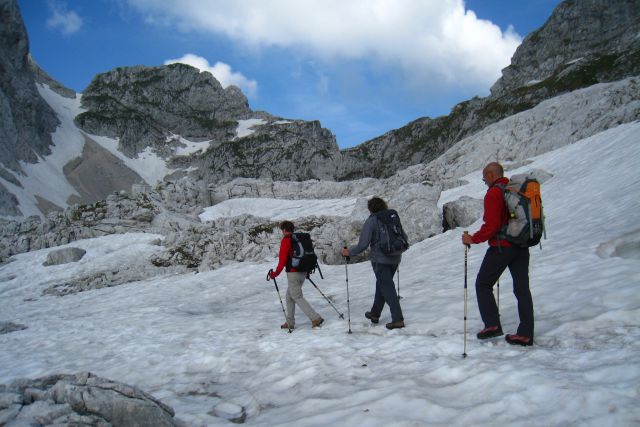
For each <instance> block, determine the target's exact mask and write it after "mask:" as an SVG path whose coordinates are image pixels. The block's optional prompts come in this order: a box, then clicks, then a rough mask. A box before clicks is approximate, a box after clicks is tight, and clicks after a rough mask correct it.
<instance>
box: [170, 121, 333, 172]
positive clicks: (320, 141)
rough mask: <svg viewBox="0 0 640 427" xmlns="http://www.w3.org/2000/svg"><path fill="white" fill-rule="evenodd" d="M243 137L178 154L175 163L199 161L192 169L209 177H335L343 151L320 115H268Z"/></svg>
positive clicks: (182, 164)
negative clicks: (287, 117)
mask: <svg viewBox="0 0 640 427" xmlns="http://www.w3.org/2000/svg"><path fill="white" fill-rule="evenodd" d="M265 122H266V123H265V124H262V125H257V126H255V127H254V128H253V130H254V132H253V133H252V134H250V135H248V136H245V137H242V138H235V139H232V140H230V141H223V142H217V143H213V144H212V145H211V147H210V148H209V150H207V151H206V152H205V153H204V154H201V155H197V156H193V157H187V158H179V159H176V160H175V161H174V162H172V163H171V165H172V167H182V168H186V167H187V166H188V165H191V166H194V165H195V166H196V167H198V170H197V171H196V172H194V173H193V174H192V175H193V176H194V177H196V179H201V180H203V181H204V182H208V183H211V182H225V181H230V180H231V179H233V178H237V177H245V178H271V179H276V180H291V181H300V180H306V179H325V180H327V179H328V180H332V179H334V177H335V176H336V170H337V164H338V163H339V161H340V151H339V149H338V145H337V143H336V139H335V136H334V135H333V134H332V133H331V132H330V131H329V130H327V129H325V128H323V127H322V126H321V124H320V122H318V121H302V120H294V121H291V120H275V119H273V118H271V119H268V122H267V120H265Z"/></svg>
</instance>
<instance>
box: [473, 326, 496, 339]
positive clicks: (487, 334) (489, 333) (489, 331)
mask: <svg viewBox="0 0 640 427" xmlns="http://www.w3.org/2000/svg"><path fill="white" fill-rule="evenodd" d="M500 335H502V327H501V326H489V327H488V328H484V329H483V330H481V331H480V332H478V334H477V335H476V336H477V337H478V339H479V340H486V339H487V338H493V337H499V336H500Z"/></svg>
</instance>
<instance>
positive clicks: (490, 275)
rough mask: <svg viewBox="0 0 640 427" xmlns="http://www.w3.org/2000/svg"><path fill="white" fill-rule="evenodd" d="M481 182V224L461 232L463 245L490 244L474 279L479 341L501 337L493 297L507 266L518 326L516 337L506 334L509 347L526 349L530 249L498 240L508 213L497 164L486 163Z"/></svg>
mask: <svg viewBox="0 0 640 427" xmlns="http://www.w3.org/2000/svg"><path fill="white" fill-rule="evenodd" d="M482 176H483V181H484V183H485V184H486V185H487V187H489V189H488V190H487V193H486V195H485V196H484V216H483V220H484V224H482V227H480V230H478V231H477V232H476V233H474V234H472V235H471V234H468V233H464V234H463V235H462V243H463V244H465V245H467V246H471V245H472V244H476V243H482V242H486V241H489V249H487V253H486V254H485V256H484V259H483V261H482V265H481V266H480V271H479V272H478V277H477V278H476V296H477V298H478V308H479V309H480V316H481V317H482V321H483V322H484V326H485V327H484V329H482V330H481V331H480V332H478V334H477V337H478V339H481V340H482V339H487V338H493V337H498V336H501V335H502V334H503V333H502V325H501V324H500V314H499V312H498V306H497V305H496V300H495V298H494V297H493V285H494V284H495V283H496V281H497V280H498V279H499V278H500V275H501V274H502V273H503V272H504V270H505V269H506V268H507V267H508V268H509V272H510V273H511V277H512V278H513V293H514V294H515V296H516V298H517V300H518V314H519V316H520V325H519V326H518V331H517V333H516V334H513V335H507V336H506V337H505V338H506V340H507V342H508V343H509V344H518V345H523V346H528V345H532V344H533V301H532V298H531V292H530V291H529V248H527V247H519V246H515V245H512V244H511V243H510V242H508V241H507V240H503V239H500V238H499V236H498V234H499V232H500V230H501V229H502V227H503V226H504V225H506V224H507V223H508V221H509V212H508V211H507V207H506V205H505V203H504V197H503V190H502V189H501V188H500V187H499V185H506V184H507V183H508V182H509V180H508V179H507V178H505V177H504V170H503V168H502V166H501V165H500V163H496V162H493V163H489V164H488V165H487V166H486V167H485V168H484V170H483V171H482Z"/></svg>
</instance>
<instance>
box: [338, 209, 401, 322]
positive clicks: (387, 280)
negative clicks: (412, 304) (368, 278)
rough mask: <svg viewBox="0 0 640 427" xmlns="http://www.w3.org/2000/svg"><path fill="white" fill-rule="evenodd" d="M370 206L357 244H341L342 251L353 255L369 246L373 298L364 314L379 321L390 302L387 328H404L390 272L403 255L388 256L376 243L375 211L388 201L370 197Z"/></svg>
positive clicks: (374, 320) (391, 272)
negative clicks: (389, 318)
mask: <svg viewBox="0 0 640 427" xmlns="http://www.w3.org/2000/svg"><path fill="white" fill-rule="evenodd" d="M367 207H368V208H369V212H370V213H371V215H369V218H367V220H366V221H365V222H364V225H363V226H362V230H361V231H360V239H359V240H358V244H357V245H355V246H351V247H350V248H348V249H347V248H344V249H343V250H342V255H343V256H345V257H347V256H355V255H358V254H360V253H362V252H364V251H365V250H366V249H367V248H368V247H369V246H371V253H370V254H369V259H370V261H371V266H372V267H373V272H374V274H375V275H376V295H375V297H374V299H373V306H372V307H371V311H367V312H366V313H365V314H364V315H365V317H366V318H367V319H369V320H371V322H372V323H378V321H379V320H380V314H381V313H382V309H383V308H384V304H385V303H387V304H388V305H389V310H390V311H391V323H387V325H386V326H387V328H388V329H395V328H404V317H403V316H402V309H401V308H400V301H399V300H398V294H396V288H395V284H394V283H393V275H394V274H395V272H396V270H397V269H398V264H400V260H401V259H402V255H396V256H387V255H385V254H383V253H382V251H381V250H380V246H379V241H380V239H379V237H378V226H377V225H378V224H377V221H378V219H377V217H376V215H375V214H376V213H377V212H380V211H383V210H385V209H388V207H387V203H386V202H385V201H384V200H382V199H381V198H380V197H373V198H371V199H370V200H369V201H368V202H367Z"/></svg>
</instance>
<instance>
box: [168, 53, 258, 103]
mask: <svg viewBox="0 0 640 427" xmlns="http://www.w3.org/2000/svg"><path fill="white" fill-rule="evenodd" d="M176 62H180V63H181V64H187V65H191V66H192V67H195V68H197V69H199V70H200V71H208V72H210V73H211V74H213V77H215V78H216V79H217V80H218V81H219V82H220V84H221V85H222V87H224V88H226V87H228V86H231V85H234V86H238V87H239V88H240V89H242V92H243V93H244V94H246V95H247V96H248V97H249V98H253V97H255V96H256V92H257V90H258V83H257V82H256V81H255V80H249V79H248V78H246V77H245V76H244V75H242V73H234V72H233V71H232V69H231V66H229V65H227V64H225V63H224V62H216V63H215V65H214V66H211V65H210V64H209V61H208V60H207V59H206V58H203V57H201V56H198V55H194V54H192V53H188V54H186V55H184V56H183V57H182V58H178V59H167V60H166V61H164V64H165V65H168V64H175V63H176Z"/></svg>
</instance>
